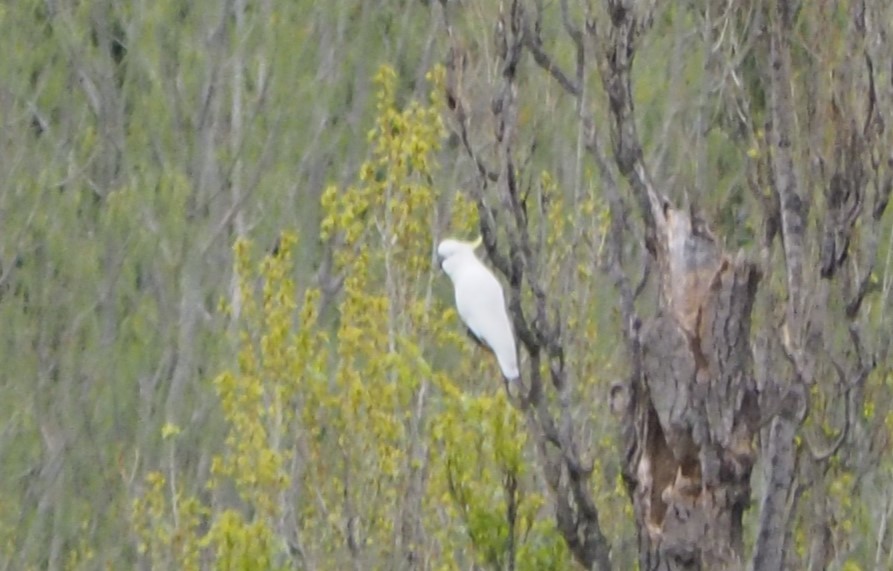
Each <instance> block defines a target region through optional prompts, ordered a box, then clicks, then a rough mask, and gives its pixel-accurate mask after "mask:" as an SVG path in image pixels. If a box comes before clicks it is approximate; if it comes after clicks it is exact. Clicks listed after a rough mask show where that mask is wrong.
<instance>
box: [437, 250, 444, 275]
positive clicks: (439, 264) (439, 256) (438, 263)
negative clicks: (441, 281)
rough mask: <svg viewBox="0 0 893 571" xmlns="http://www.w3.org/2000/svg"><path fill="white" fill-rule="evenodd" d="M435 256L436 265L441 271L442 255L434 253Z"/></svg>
mask: <svg viewBox="0 0 893 571" xmlns="http://www.w3.org/2000/svg"><path fill="white" fill-rule="evenodd" d="M435 256H436V257H437V267H438V268H440V270H441V271H443V260H444V257H443V256H441V255H440V254H435Z"/></svg>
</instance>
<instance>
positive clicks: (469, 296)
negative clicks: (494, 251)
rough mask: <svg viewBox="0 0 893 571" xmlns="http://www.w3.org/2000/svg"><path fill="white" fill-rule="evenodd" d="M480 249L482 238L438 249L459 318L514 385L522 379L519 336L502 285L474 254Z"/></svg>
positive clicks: (446, 242) (451, 241)
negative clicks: (490, 353) (509, 314)
mask: <svg viewBox="0 0 893 571" xmlns="http://www.w3.org/2000/svg"><path fill="white" fill-rule="evenodd" d="M480 245H481V239H480V238H478V239H477V240H476V241H475V242H462V241H460V240H454V239H451V238H450V239H446V240H444V241H443V242H441V243H440V244H439V245H438V246H437V257H438V259H439V260H440V267H441V268H442V269H443V271H444V272H446V274H447V275H448V276H449V277H450V281H452V282H453V289H454V290H455V292H456V310H457V311H458V312H459V317H460V318H461V319H462V321H463V323H465V326H466V327H467V328H468V330H469V331H470V332H471V334H472V335H474V337H475V338H477V340H478V341H479V342H481V343H482V344H484V345H486V346H487V347H488V348H489V349H490V350H491V351H493V354H494V355H496V360H497V361H498V362H499V368H500V369H502V375H503V376H504V377H505V378H506V380H509V381H514V380H516V379H517V378H518V377H519V375H520V373H519V372H518V353H517V351H516V349H515V334H514V332H513V331H512V324H511V322H510V321H509V316H508V312H507V311H506V308H505V297H504V296H503V293H502V285H500V283H499V280H497V279H496V276H494V275H493V272H491V271H490V269H489V268H487V266H485V265H484V263H483V262H481V261H480V260H479V259H478V257H477V255H475V253H474V250H475V248H477V247H478V246H480Z"/></svg>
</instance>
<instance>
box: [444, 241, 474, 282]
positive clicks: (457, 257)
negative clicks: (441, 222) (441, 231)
mask: <svg viewBox="0 0 893 571" xmlns="http://www.w3.org/2000/svg"><path fill="white" fill-rule="evenodd" d="M481 242H483V239H482V238H478V239H477V240H475V241H474V242H463V241H462V240H455V239H453V238H447V239H446V240H444V241H443V242H441V243H440V244H438V245H437V262H438V263H439V264H440V267H441V269H443V271H445V272H446V273H447V275H449V276H450V277H452V276H453V274H454V272H455V271H456V270H457V269H458V268H459V267H461V266H462V265H463V264H465V263H467V262H468V261H471V260H472V259H473V260H475V261H477V256H476V255H475V253H474V250H475V248H477V247H478V246H480V245H481Z"/></svg>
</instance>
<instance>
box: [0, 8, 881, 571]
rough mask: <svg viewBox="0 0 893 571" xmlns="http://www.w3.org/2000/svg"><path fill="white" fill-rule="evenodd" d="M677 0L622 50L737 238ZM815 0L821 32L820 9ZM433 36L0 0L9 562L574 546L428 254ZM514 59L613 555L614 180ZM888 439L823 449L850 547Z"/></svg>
mask: <svg viewBox="0 0 893 571" xmlns="http://www.w3.org/2000/svg"><path fill="white" fill-rule="evenodd" d="M491 4H496V3H490V2H483V1H481V2H462V3H460V5H459V7H457V8H456V9H455V10H452V12H451V17H452V18H453V20H452V22H451V23H452V25H453V26H454V27H455V29H456V30H459V31H460V32H461V33H460V34H459V35H458V36H457V37H458V40H456V41H459V42H461V43H462V46H463V49H465V50H467V52H468V53H469V54H471V55H470V56H469V61H470V62H471V63H470V64H469V70H468V72H467V73H468V74H469V75H473V74H477V75H479V76H492V75H493V74H496V73H498V72H497V70H495V69H493V68H492V67H488V66H492V62H491V59H492V58H490V57H489V56H488V53H489V51H490V50H491V49H492V47H491V46H490V45H489V42H491V41H492V35H491V27H492V25H493V22H494V18H493V16H494V13H495V10H496V7H495V6H491ZM695 4H699V3H698V2H694V3H692V6H688V5H686V7H682V6H680V7H678V8H672V9H667V10H663V11H661V12H660V16H659V19H658V21H656V22H655V23H654V29H653V30H652V31H651V33H650V34H649V35H648V40H647V43H646V45H645V46H644V47H643V48H642V51H641V53H640V54H639V56H638V60H637V69H636V77H637V83H636V96H637V101H636V104H637V113H638V115H639V117H640V126H641V129H642V133H641V135H642V140H643V141H645V142H646V145H647V146H648V148H647V149H646V152H647V153H648V155H649V156H650V157H653V163H654V164H655V165H656V171H657V174H658V177H657V178H660V177H664V178H667V179H671V180H672V181H673V183H674V188H677V189H685V191H686V192H688V191H690V192H691V193H692V195H695V194H697V195H698V198H699V199H700V200H702V203H703V204H704V206H705V207H706V209H707V211H708V213H709V216H710V218H711V220H712V221H714V222H715V223H716V225H717V226H718V228H717V230H718V233H720V234H721V235H722V236H724V237H725V239H726V241H727V243H728V245H729V246H730V247H731V248H732V249H734V248H737V247H739V246H745V247H746V246H749V245H752V241H753V240H754V235H755V233H756V232H758V231H759V228H758V227H754V225H753V223H752V222H751V220H753V219H754V217H753V216H751V214H752V212H751V211H750V210H749V207H748V204H751V203H752V199H746V198H745V197H744V194H745V193H744V191H743V190H742V189H743V187H744V184H745V182H744V176H745V174H744V172H745V171H744V167H743V166H742V165H743V161H744V157H743V156H742V155H741V153H740V144H739V143H740V141H731V140H730V139H729V137H730V135H729V132H730V130H728V129H722V128H713V127H711V125H713V124H714V123H721V122H722V118H716V117H713V116H712V114H716V113H717V112H716V105H717V104H716V101H718V100H720V99H721V97H722V96H723V94H721V93H720V94H716V93H714V92H713V91H711V89H710V86H709V82H708V80H707V79H706V78H705V74H706V71H705V69H706V70H709V69H710V68H711V65H713V64H712V63H711V61H709V60H710V57H711V54H710V53H707V52H706V51H705V50H704V49H703V47H699V46H700V44H698V40H697V38H696V37H694V36H696V33H695V31H693V30H695V18H694V17H693V16H692V13H694V12H696V11H697V8H698V7H697V6H694V5H695ZM833 16H834V14H831V15H830V16H828V15H822V14H816V15H815V16H814V17H815V18H817V19H818V18H826V19H827V18H831V17H833ZM552 17H554V18H557V17H558V16H556V15H553V16H552ZM817 21H818V20H817ZM825 21H826V20H821V22H825ZM832 23H833V21H832ZM812 24H813V22H812V20H810V19H809V18H806V17H804V24H803V26H804V27H805V28H808V27H809V26H810V25H812ZM823 29H824V30H825V31H828V30H831V32H828V33H829V34H830V35H828V36H827V45H828V46H829V47H828V50H833V48H834V46H835V45H836V44H835V43H834V42H835V41H840V38H839V37H835V36H834V35H833V31H834V30H838V34H841V33H842V32H840V31H839V30H840V28H835V27H834V26H833V25H828V26H825V27H823ZM838 47H839V46H838ZM447 48H448V45H447V36H446V33H445V28H444V21H443V14H442V11H441V8H440V7H439V6H438V5H437V4H436V3H431V2H425V1H418V0H414V1H410V0H391V1H384V0H364V1H360V0H356V1H355V0H340V1H337V2H311V1H308V0H294V1H290V2H274V1H273V0H258V1H253V2H252V1H248V0H223V1H210V0H197V1H187V0H154V1H151V2H150V1H147V0H134V1H132V2H114V1H111V0H97V1H94V2H79V1H62V0H57V1H52V0H40V1H36V0H19V1H17V2H14V3H4V4H2V5H0V53H2V54H3V57H2V58H0V78H2V79H0V324H2V327H0V363H2V367H0V569H23V570H24V569H52V570H57V569H129V568H140V569H180V568H182V569H210V568H215V569H217V568H219V569H267V568H269V569H285V568H306V569H349V568H353V569H373V568H377V569H402V568H405V569H416V568H419V569H453V568H462V569H470V568H488V569H502V568H507V566H508V560H507V558H511V559H512V561H513V563H512V565H513V567H512V568H516V569H530V570H533V569H564V568H569V567H570V566H571V565H572V563H571V558H570V556H569V555H568V552H567V548H566V546H565V545H564V544H563V540H562V539H561V537H560V535H558V534H557V532H556V531H555V529H554V521H553V518H552V512H551V511H550V508H549V502H548V498H547V497H546V494H547V492H546V491H545V490H546V488H545V486H544V485H543V483H542V482H541V476H540V475H539V474H538V473H537V470H536V464H535V456H536V454H535V451H534V450H531V449H530V447H529V446H527V445H526V442H525V431H524V426H523V425H524V419H523V417H521V416H520V415H519V414H518V413H517V412H516V411H515V409H514V408H512V407H511V406H510V405H509V404H508V403H507V402H506V400H505V397H504V394H503V391H502V389H501V386H500V383H499V382H498V379H499V377H498V372H497V369H496V368H495V363H494V362H493V360H492V359H491V358H490V357H489V356H488V355H486V354H484V353H482V352H481V351H480V350H478V349H476V348H475V347H473V346H471V344H470V343H469V342H468V341H467V340H466V339H465V338H464V336H463V334H462V332H461V327H460V325H459V323H458V321H457V319H456V317H455V314H454V313H453V311H452V310H451V305H452V292H451V290H450V289H449V284H448V283H446V280H445V279H444V278H443V276H441V275H439V274H438V272H436V271H435V269H434V266H433V257H432V253H433V248H434V245H435V244H436V241H437V240H438V239H439V238H441V237H443V236H444V235H446V234H447V233H449V234H454V235H458V236H461V237H466V238H471V237H473V235H474V233H475V231H476V211H475V209H474V208H473V207H472V206H471V205H470V204H469V203H468V202H467V200H466V199H465V198H464V197H463V195H462V194H461V192H459V191H460V190H461V189H462V188H463V187H465V186H467V185H468V184H472V183H473V181H474V176H473V174H472V173H471V172H470V169H471V168H472V167H471V165H470V164H469V162H468V160H467V159H466V158H464V156H463V154H462V153H461V152H460V150H459V149H458V142H457V141H456V140H455V139H454V138H452V137H450V136H449V133H448V130H447V129H446V128H445V127H444V125H443V123H442V121H441V111H442V110H443V104H444V103H443V101H441V99H440V98H441V93H442V90H440V89H438V88H439V86H440V84H439V82H440V81H442V77H441V74H442V70H440V69H439V68H438V67H437V64H438V63H439V62H441V61H442V60H443V59H444V54H445V52H446V50H447ZM840 49H844V48H840ZM556 56H557V57H558V58H559V59H560V60H561V61H565V62H566V61H571V60H572V58H573V53H572V52H571V51H570V50H569V49H568V50H567V51H566V52H562V51H561V48H560V47H559V48H557V51H556ZM826 57H827V58H842V57H844V56H843V55H841V53H840V52H833V53H831V55H827V56H826ZM817 61H818V60H817ZM525 65H526V66H529V67H530V68H531V73H527V74H525V75H524V76H523V80H522V81H523V82H526V83H525V85H524V88H525V89H526V90H527V91H526V92H525V97H524V100H523V106H522V109H521V111H520V114H521V115H520V118H519V124H520V125H521V127H523V128H524V130H525V132H527V133H531V134H532V135H530V138H531V139H532V140H533V141H534V142H535V145H532V147H531V148H535V151H532V152H531V156H530V160H529V164H528V165H526V168H527V171H528V172H529V173H531V175H530V176H531V177H532V178H534V179H535V182H534V184H535V185H537V188H538V189H539V191H540V192H541V193H542V195H543V196H548V197H549V198H550V205H549V209H548V211H549V213H550V218H549V224H548V225H547V228H548V229H549V232H550V236H549V243H550V244H555V246H556V247H555V248H554V255H553V256H552V257H551V258H550V259H549V260H547V262H548V263H549V264H554V267H558V266H559V265H561V264H567V263H571V264H573V265H575V266H576V275H577V276H578V282H575V283H577V284H578V285H577V287H575V289H574V295H572V296H570V297H569V298H568V299H567V300H566V301H564V302H562V303H564V304H565V305H564V307H565V309H566V315H570V316H572V317H571V318H570V321H569V324H568V328H569V329H568V339H570V343H571V345H570V346H569V347H570V350H569V351H568V355H569V359H570V361H571V363H572V365H571V369H572V370H573V371H574V374H575V376H576V377H577V379H578V381H577V384H576V386H575V391H576V393H577V394H575V397H576V400H575V409H574V413H575V415H578V416H579V422H580V423H581V425H582V426H583V427H584V443H585V446H586V449H587V454H588V456H590V457H592V458H594V459H595V471H594V474H593V478H592V485H593V487H594V489H595V494H594V495H595V497H596V500H597V503H598V506H599V508H600V510H601V513H602V524H603V526H604V528H605V531H606V534H607V535H608V537H609V539H610V541H611V544H612V545H613V547H614V552H613V554H612V557H613V561H614V563H615V564H616V565H617V568H618V569H630V568H633V567H634V565H635V561H636V541H635V529H634V526H633V522H632V514H631V507H630V504H629V502H628V500H627V498H626V496H625V492H624V489H623V487H622V485H621V482H620V476H619V465H620V464H619V463H620V454H621V449H620V447H619V445H618V438H619V435H618V434H616V433H615V431H616V427H615V422H614V421H613V419H612V417H611V416H610V415H609V414H608V412H609V408H608V405H607V392H608V387H609V386H610V384H611V382H612V381H613V380H615V379H616V378H617V377H618V376H619V375H621V372H622V368H623V363H621V362H620V361H619V355H620V349H619V348H618V341H617V340H616V325H615V324H614V321H615V320H616V319H617V313H616V310H615V309H614V308H613V306H612V301H611V296H610V295H605V293H604V292H606V291H610V289H609V283H610V282H609V281H608V280H607V279H606V278H605V277H603V276H600V275H598V273H597V271H596V269H595V265H596V263H595V262H596V259H597V257H598V253H599V241H600V237H601V236H603V235H604V232H605V231H606V225H607V219H606V214H605V206H604V203H603V201H602V199H601V197H600V194H599V189H598V182H597V181H598V177H597V176H596V175H595V174H594V173H593V170H594V169H595V166H594V165H592V164H590V163H589V162H587V161H581V160H579V155H580V140H579V134H578V132H577V126H576V112H575V110H574V108H573V105H571V104H570V103H569V101H568V100H567V99H563V98H562V92H561V89H560V87H559V86H557V85H555V84H554V82H553V81H552V80H551V79H550V78H549V77H548V76H547V75H546V74H544V73H540V72H533V71H532V70H533V67H534V64H533V63H532V62H527V63H525ZM887 80H888V81H889V76H887ZM596 83H597V80H596V79H593V85H595V84H596ZM469 89H470V90H474V89H475V87H474V85H473V84H471V85H470V86H469ZM593 93H594V95H593V97H599V96H600V95H598V94H596V93H595V91H593ZM472 113H473V114H476V115H477V116H478V118H479V119H480V121H479V123H478V125H480V127H481V128H482V129H483V128H486V115H487V113H488V109H487V108H486V106H482V107H481V108H480V109H474V110H472ZM670 119H672V120H670ZM679 140H689V141H692V140H694V141H696V143H695V144H693V145H692V146H691V147H688V146H687V145H681V144H676V143H674V141H679ZM748 145H751V143H750V142H749V143H748ZM759 145H760V141H759V139H758V138H756V139H754V140H753V142H752V146H753V153H755V154H756V153H759V152H760V148H759ZM692 153H694V155H693V156H695V157H696V158H697V159H698V160H688V158H691V156H692ZM704 189H711V190H709V191H705V190H704ZM668 192H669V191H668ZM673 192H676V191H673ZM698 193H700V194H698ZM682 195H683V191H682V190H679V191H678V193H677V194H675V196H676V197H677V198H678V197H681V196H682ZM748 201H750V202H748ZM750 208H755V207H753V205H752V204H751V206H750ZM887 226H889V224H887ZM887 226H885V228H886V227H887ZM887 230H888V231H889V228H887ZM577 235H585V236H587V238H586V240H584V241H582V242H580V243H582V244H584V245H583V246H580V247H579V248H575V249H574V250H573V251H570V252H569V251H567V249H565V248H562V247H561V244H562V240H564V239H565V238H567V237H568V236H577ZM573 243H574V244H577V243H578V240H576V239H575V240H574V241H573ZM889 254H890V250H889V245H888V244H886V242H884V243H882V244H881V246H880V251H879V259H881V260H884V259H887V260H888V256H889ZM568 260H570V262H568ZM882 269H883V275H879V276H878V280H879V281H881V282H882V286H883V290H884V296H886V293H887V290H888V289H889V287H888V286H889V276H888V274H887V272H888V268H887V267H886V266H884V267H883V268H882ZM557 275H558V273H557V272H556V276H557ZM556 279H557V277H556ZM885 299H886V297H885ZM869 315H870V317H871V318H872V319H874V320H875V321H876V322H877V326H876V328H875V330H876V331H877V332H878V334H879V335H881V334H887V333H888V332H889V329H890V328H889V325H888V324H887V323H886V321H884V320H883V315H881V314H880V310H877V311H875V312H874V313H871V312H869ZM891 379H893V377H891V374H890V371H889V369H888V367H887V366H886V364H882V365H881V366H880V367H879V368H878V369H877V370H876V371H875V373H873V374H872V378H871V379H870V381H869V383H868V385H867V389H866V390H867V391H870V392H871V395H872V398H871V399H869V400H868V402H870V409H869V408H866V410H864V411H860V414H862V415H864V416H865V418H866V419H867V421H873V422H867V421H866V424H865V425H864V426H865V428H866V430H871V431H874V432H873V433H872V434H873V435H874V436H873V438H877V439H880V442H881V444H880V445H878V446H876V447H874V448H872V450H873V452H872V453H873V454H876V455H880V454H881V453H886V452H888V449H887V444H886V443H887V439H888V438H889V436H888V435H889V433H890V431H891V430H893V416H891V414H890V410H891V402H890V391H891V389H893V380H891ZM817 398H819V397H817ZM821 398H824V399H825V400H821V399H819V401H818V402H830V400H831V399H832V396H829V395H825V396H824V397H821ZM828 406H829V407H830V404H829V405H828ZM821 410H822V409H821V408H819V409H818V411H819V413H820V412H821ZM818 418H821V417H820V416H819V417H818ZM819 429H821V426H819ZM888 456H889V455H888V454H887V455H886V456H884V459H883V461H877V462H875V461H872V462H870V465H871V469H870V470H866V471H860V470H857V469H854V468H852V467H851V466H850V465H849V464H845V463H838V464H834V465H833V466H832V467H831V468H830V470H832V471H833V472H834V473H833V478H832V479H831V480H830V481H831V482H832V483H833V486H829V490H830V492H831V495H830V496H829V497H830V500H828V506H829V507H828V509H829V510H831V511H832V513H833V518H834V521H835V522H836V525H835V526H834V528H833V530H832V531H833V534H834V537H833V541H834V543H835V545H836V546H838V549H839V551H838V558H837V559H836V564H837V565H838V568H840V567H842V566H844V565H848V567H845V568H847V569H868V568H873V565H874V564H875V563H876V562H877V561H890V557H893V555H891V554H889V553H887V552H886V551H884V552H883V553H882V552H881V551H882V550H881V547H882V546H883V545H886V546H889V541H887V540H886V538H887V536H888V534H889V531H888V530H887V518H888V516H889V514H890V513H891V509H893V505H891V492H890V490H891V489H893V485H891V484H893V482H891V480H893V472H891V470H893V463H891V462H890V460H889V458H888ZM851 460H852V459H851ZM855 461H856V460H853V462H855ZM797 525H798V528H797V530H795V537H799V536H797V534H798V533H800V534H801V535H802V534H805V533H806V531H803V530H808V529H809V526H810V521H809V519H808V518H804V519H803V520H802V521H798V524H797ZM798 548H799V549H801V550H803V549H805V547H804V545H803V544H802V541H801V543H800V544H798ZM475 566H477V567H475Z"/></svg>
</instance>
